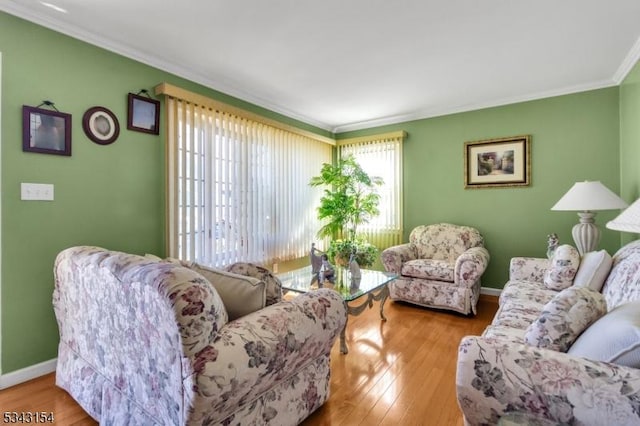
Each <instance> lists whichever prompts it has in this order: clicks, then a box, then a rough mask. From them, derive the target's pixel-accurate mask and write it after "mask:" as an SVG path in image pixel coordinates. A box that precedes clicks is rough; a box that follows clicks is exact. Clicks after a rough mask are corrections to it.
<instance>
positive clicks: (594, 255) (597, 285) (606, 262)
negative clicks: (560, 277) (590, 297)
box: [573, 250, 613, 292]
mask: <svg viewBox="0 0 640 426" xmlns="http://www.w3.org/2000/svg"><path fill="white" fill-rule="evenodd" d="M611 265H613V261H612V260H611V256H610V255H609V253H607V251H606V250H600V251H592V252H589V253H585V255H584V256H582V261H581V262H580V267H579V268H578V272H577V273H576V278H575V279H574V280H573V286H574V287H588V288H590V289H591V290H593V291H598V292H599V291H600V290H602V286H603V284H604V282H605V280H606V279H607V276H608V275H609V271H611Z"/></svg>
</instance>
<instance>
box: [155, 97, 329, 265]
mask: <svg viewBox="0 0 640 426" xmlns="http://www.w3.org/2000/svg"><path fill="white" fill-rule="evenodd" d="M166 101H167V102H166V104H167V119H168V120H167V121H168V152H167V167H168V173H167V179H168V219H167V220H168V228H169V229H168V248H169V250H168V251H169V255H170V256H172V257H176V258H179V259H185V260H192V261H196V262H199V263H202V264H206V265H210V266H216V267H220V266H224V265H228V264H231V263H234V262H239V261H244V262H256V263H261V264H266V265H270V264H272V263H274V262H279V261H284V260H289V259H295V258H299V257H302V256H304V255H306V254H307V253H308V250H309V246H310V243H311V242H312V241H313V240H314V239H315V234H316V232H317V230H318V224H317V220H316V210H315V208H316V206H317V205H318V204H319V200H320V196H321V195H322V189H320V188H312V187H310V186H309V185H308V183H309V181H310V179H311V177H312V176H313V175H315V174H317V173H318V171H319V170H320V169H321V167H322V164H323V163H330V162H331V158H332V147H331V145H329V144H327V143H324V142H321V141H318V140H315V139H313V138H310V137H307V136H305V135H301V134H297V133H294V132H291V131H287V130H285V129H281V128H276V127H273V126H270V125H269V124H265V123H263V122H259V121H254V120H251V119H248V118H246V117H241V116H238V115H236V114H234V113H229V112H225V111H221V110H218V109H215V108H210V107H206V106H200V105H197V104H194V103H191V102H189V101H185V100H181V99H177V98H173V97H167V98H166Z"/></svg>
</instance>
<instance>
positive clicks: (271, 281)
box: [226, 262, 282, 306]
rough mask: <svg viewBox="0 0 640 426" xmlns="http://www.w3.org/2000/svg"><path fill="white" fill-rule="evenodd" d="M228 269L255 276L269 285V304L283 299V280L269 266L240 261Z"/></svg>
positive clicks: (236, 272) (235, 272)
mask: <svg viewBox="0 0 640 426" xmlns="http://www.w3.org/2000/svg"><path fill="white" fill-rule="evenodd" d="M226 270H227V271H228V272H233V273H234V274H239V275H246V276H249V277H255V278H258V279H260V280H262V281H264V283H265V285H266V286H267V306H269V305H273V304H274V303H278V302H281V301H282V282H281V281H280V279H278V277H276V276H275V275H273V273H272V272H271V271H270V270H268V269H267V268H264V267H262V266H258V265H254V264H253V263H246V262H238V263H234V264H233V265H229V266H227V268H226Z"/></svg>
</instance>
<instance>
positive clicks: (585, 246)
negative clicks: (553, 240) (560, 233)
mask: <svg viewBox="0 0 640 426" xmlns="http://www.w3.org/2000/svg"><path fill="white" fill-rule="evenodd" d="M578 216H580V223H578V224H577V225H575V226H574V227H573V229H572V230H571V235H573V240H574V241H575V242H576V248H577V249H578V252H579V253H580V256H582V255H584V254H585V253H588V252H590V251H594V250H595V249H596V247H598V243H599V242H600V229H598V227H597V226H596V224H595V216H596V214H595V213H594V212H588V211H587V212H578Z"/></svg>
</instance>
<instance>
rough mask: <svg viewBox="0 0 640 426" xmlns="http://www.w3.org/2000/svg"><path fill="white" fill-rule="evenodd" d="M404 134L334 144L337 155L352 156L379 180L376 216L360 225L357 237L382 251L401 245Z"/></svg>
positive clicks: (355, 139) (344, 140)
mask: <svg viewBox="0 0 640 426" xmlns="http://www.w3.org/2000/svg"><path fill="white" fill-rule="evenodd" d="M405 136H406V134H405V132H394V133H387V134H383V135H374V136H365V137H361V138H353V139H343V140H340V141H338V155H339V156H340V158H346V157H348V156H349V155H353V156H354V157H355V159H356V161H357V162H358V163H359V164H360V166H362V168H363V169H364V171H366V172H367V173H368V174H369V175H371V176H380V177H381V178H382V179H383V180H384V185H383V186H382V187H381V188H380V189H379V194H380V205H379V208H380V215H379V216H378V217H376V218H373V219H372V220H371V221H370V222H369V223H367V224H364V225H361V226H360V227H359V228H358V229H359V232H358V233H359V234H361V235H362V236H363V237H364V238H366V239H367V241H369V242H370V243H372V244H374V245H375V246H377V247H378V249H381V250H382V249H385V248H387V247H391V246H393V245H396V244H400V243H401V242H402V143H403V140H404V138H405Z"/></svg>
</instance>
